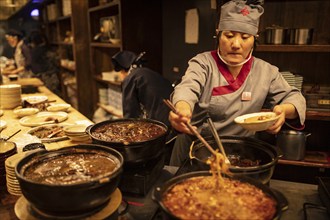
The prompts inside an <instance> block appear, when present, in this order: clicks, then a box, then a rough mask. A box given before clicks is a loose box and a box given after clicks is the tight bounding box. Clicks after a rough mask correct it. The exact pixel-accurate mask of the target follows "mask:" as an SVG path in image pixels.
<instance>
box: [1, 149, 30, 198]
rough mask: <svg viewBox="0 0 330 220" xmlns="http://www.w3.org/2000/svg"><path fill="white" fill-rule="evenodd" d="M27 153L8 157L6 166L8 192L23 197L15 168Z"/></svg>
mask: <svg viewBox="0 0 330 220" xmlns="http://www.w3.org/2000/svg"><path fill="white" fill-rule="evenodd" d="M26 154H27V152H21V153H18V154H14V155H13V156H11V157H8V158H7V160H6V162H5V165H6V180H7V191H8V192H9V193H10V194H12V195H15V196H20V195H22V191H21V187H20V185H19V182H18V180H17V178H16V174H15V167H16V165H17V163H18V162H19V161H20V160H21V159H23V158H24V157H25V155H26Z"/></svg>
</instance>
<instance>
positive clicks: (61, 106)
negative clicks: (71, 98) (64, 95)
mask: <svg viewBox="0 0 330 220" xmlns="http://www.w3.org/2000/svg"><path fill="white" fill-rule="evenodd" d="M70 107H71V105H70V104H66V103H62V104H52V105H50V106H48V107H47V111H49V112H61V111H62V112H67V111H68V110H69V109H70Z"/></svg>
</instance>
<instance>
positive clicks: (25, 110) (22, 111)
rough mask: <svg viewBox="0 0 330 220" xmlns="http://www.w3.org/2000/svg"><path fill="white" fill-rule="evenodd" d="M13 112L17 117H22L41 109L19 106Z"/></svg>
mask: <svg viewBox="0 0 330 220" xmlns="http://www.w3.org/2000/svg"><path fill="white" fill-rule="evenodd" d="M13 112H14V114H15V115H16V116H17V117H20V118H21V117H24V116H29V115H34V114H36V113H38V112H39V109H37V108H18V109H15V110H14V111H13Z"/></svg>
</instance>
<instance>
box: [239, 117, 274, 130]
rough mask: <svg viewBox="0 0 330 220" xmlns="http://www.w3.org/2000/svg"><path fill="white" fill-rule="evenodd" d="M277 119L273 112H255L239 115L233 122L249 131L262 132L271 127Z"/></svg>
mask: <svg viewBox="0 0 330 220" xmlns="http://www.w3.org/2000/svg"><path fill="white" fill-rule="evenodd" d="M278 118H279V116H278V115H276V114H275V113H274V112H257V113H251V114H246V115H241V116H239V117H237V118H235V119H234V121H235V122H236V123H237V124H239V125H240V126H242V127H243V128H245V129H247V130H249V131H264V130H267V129H268V128H269V127H270V126H272V125H273V124H274V123H275V122H276V121H277V119H278Z"/></svg>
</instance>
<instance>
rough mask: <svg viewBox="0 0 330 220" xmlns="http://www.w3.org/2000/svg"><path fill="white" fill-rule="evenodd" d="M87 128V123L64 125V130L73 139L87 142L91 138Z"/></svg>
mask: <svg viewBox="0 0 330 220" xmlns="http://www.w3.org/2000/svg"><path fill="white" fill-rule="evenodd" d="M86 128H87V125H69V126H66V127H64V128H63V131H64V133H65V135H66V136H68V137H69V138H70V139H71V140H72V141H78V142H85V141H89V140H90V137H89V135H88V134H87V133H86Z"/></svg>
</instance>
